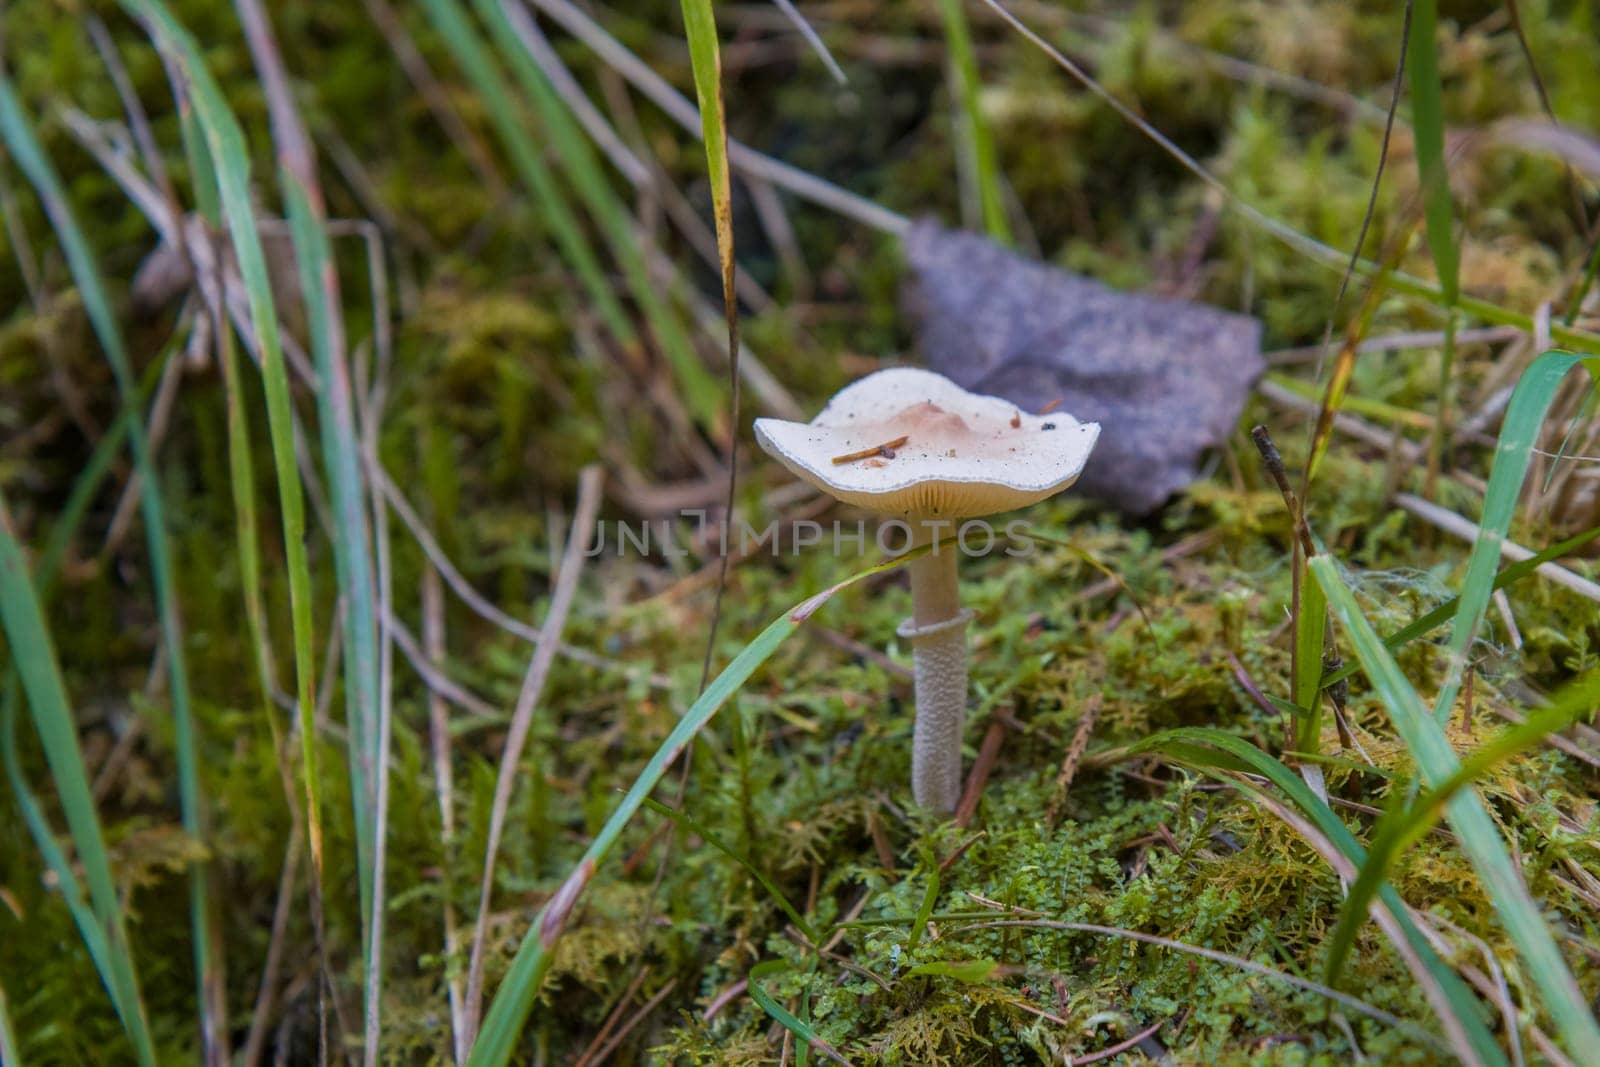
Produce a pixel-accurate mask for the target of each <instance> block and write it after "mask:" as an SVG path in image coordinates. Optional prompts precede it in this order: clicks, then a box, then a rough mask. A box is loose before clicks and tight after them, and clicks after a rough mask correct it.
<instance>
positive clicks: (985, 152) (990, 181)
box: [939, 0, 1012, 245]
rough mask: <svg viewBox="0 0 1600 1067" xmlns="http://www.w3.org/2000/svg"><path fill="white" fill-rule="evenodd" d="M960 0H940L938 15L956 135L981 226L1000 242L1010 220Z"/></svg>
mask: <svg viewBox="0 0 1600 1067" xmlns="http://www.w3.org/2000/svg"><path fill="white" fill-rule="evenodd" d="M962 3H963V0H939V18H940V20H941V21H942V22H943V23H944V41H945V49H946V50H947V51H948V52H949V53H950V80H951V82H952V83H953V86H954V89H955V96H956V101H957V104H958V108H959V111H958V114H959V120H958V123H957V124H958V126H959V127H960V129H959V131H958V136H959V139H960V142H961V151H962V154H963V155H964V156H965V157H966V161H967V167H966V168H964V169H965V170H966V172H967V174H968V175H969V176H970V178H971V181H972V184H973V186H974V187H975V192H976V193H977V199H978V205H979V209H980V213H981V215H982V216H983V229H984V232H985V233H987V234H988V235H989V236H990V237H992V238H994V239H995V240H996V241H999V242H1000V243H1001V244H1006V245H1009V244H1011V243H1012V238H1011V224H1010V223H1009V222H1007V221H1006V206H1005V199H1004V198H1003V197H1002V196H1001V195H1000V168H999V166H998V165H997V164H996V162H995V153H994V135H993V133H992V132H991V131H990V130H989V121H988V119H986V118H984V115H983V109H982V108H981V107H979V106H978V88H979V85H980V84H981V83H980V81H979V78H978V57H977V54H976V53H975V52H974V51H973V48H972V30H971V29H970V28H969V27H968V26H967V15H966V12H965V11H964V10H962V6H961V5H962Z"/></svg>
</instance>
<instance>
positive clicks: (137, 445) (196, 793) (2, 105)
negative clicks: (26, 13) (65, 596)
mask: <svg viewBox="0 0 1600 1067" xmlns="http://www.w3.org/2000/svg"><path fill="white" fill-rule="evenodd" d="M0 138H3V139H4V141H5V144H6V147H7V149H8V151H9V152H10V153H11V156H12V158H13V159H15V160H16V163H17V166H18V167H19V168H20V169H21V170H22V172H23V173H24V175H26V176H27V178H28V181H29V182H30V183H31V184H32V185H33V187H34V189H35V191H36V192H37V193H38V196H39V199H40V202H41V203H42V204H43V206H44V210H45V213H46V215H47V216H48V217H49V219H50V223H51V226H52V227H53V228H54V229H55V232H56V236H57V239H58V240H59V241H60V242H61V246H62V250H63V251H64V252H65V254H66V258H67V263H68V265H69V267H70V268H71V272H72V277H73V281H74V282H75V283H76V284H77V286H78V291H79V294H80V295H81V296H82V299H83V305H84V311H85V312H86V313H87V314H88V316H89V321H90V325H91V326H92V328H93V329H94V333H95V337H96V338H97V339H98V340H99V342H100V347H101V349H102V350H103V351H104V352H105V355H106V360H107V362H109V363H110V364H111V370H112V374H113V376H114V377H115V378H116V383H117V392H118V394H119V396H120V398H121V401H122V406H123V408H124V409H125V410H127V411H129V412H131V413H133V414H132V415H131V418H130V422H129V424H128V443H129V446H130V450H131V452H132V453H133V461H134V467H135V469H136V470H137V471H138V473H139V478H140V489H139V508H140V513H141V516H142V518H143V521H144V529H145V544H146V550H147V552H148V553H149V557H150V579H151V585H152V586H153V587H154V590H155V601H156V614H157V617H158V619H159V625H160V629H161V639H162V644H163V645H164V647H165V648H166V651H167V676H168V684H169V686H170V690H171V700H172V719H173V735H174V742H175V748H176V756H177V764H178V792H179V805H180V807H181V809H182V818H183V826H184V830H185V831H186V832H187V833H189V834H190V835H191V836H192V837H194V838H195V840H197V841H202V842H203V841H204V840H205V836H206V835H205V827H204V818H203V815H202V812H201V803H200V787H199V770H198V756H197V743H196V739H195V728H194V721H193V709H192V707H191V702H190V695H189V669H188V659H187V656H186V655H185V653H184V647H183V627H182V623H181V621H180V620H179V616H178V595H177V583H176V581H175V579H174V577H173V571H172V561H171V553H170V549H169V546H168V543H167V534H166V530H167V526H166V515H165V506H164V504H163V502H162V495H161V480H160V478H159V476H158V472H157V470H156V467H155V464H154V463H153V462H152V460H151V457H150V447H149V442H148V440H147V439H146V436H145V431H144V424H143V422H142V418H141V415H140V414H139V413H140V412H141V410H142V409H141V408H140V407H139V405H138V399H139V396H140V390H139V386H138V382H137V381H136V379H135V378H134V375H133V369H132V367H131V365H130V364H129V361H128V357H127V353H126V350H125V349H124V347H123V342H122V334H121V331H120V330H119V328H118V326H117V322H116V318H115V316H114V315H112V313H111V302H110V299H109V298H108V296H107V294H106V289H105V285H104V283H103V281H102V278H101V274H100V268H99V265H98V263H97V262H96V261H95V258H94V253H93V252H92V251H91V250H90V248H89V243H88V241H87V240H86V239H85V238H84V236H83V231H82V229H81V228H80V227H79V225H78V221H77V218H76V216H75V215H74V214H73V212H72V209H71V207H70V206H69V205H68V202H67V197H66V192H65V189H64V188H63V186H62V184H61V179H60V178H59V177H58V176H57V174H56V172H55V168H54V167H53V166H52V165H51V163H50V161H49V159H48V158H46V156H45V154H44V152H43V150H42V149H41V148H40V146H39V143H38V141H37V139H36V138H35V137H34V134H33V129H32V126H31V124H30V123H29V122H28V119H27V116H26V115H25V114H24V113H23V111H22V108H21V106H20V104H19V103H18V101H17V98H16V95H15V93H14V91H13V90H12V87H11V82H10V80H9V79H8V78H7V77H5V76H4V75H3V74H0ZM29 595H30V597H31V595H32V590H31V588H30V589H29ZM57 787H58V789H59V788H60V787H61V783H60V782H58V783H57ZM90 888H91V891H93V889H94V887H93V885H92V884H91V887H90ZM189 893H190V920H191V925H192V932H193V939H194V960H195V972H196V973H195V976H196V981H197V983H198V992H199V996H200V1002H201V1005H202V1014H203V1016H205V1021H206V1022H207V1023H208V1024H209V1023H210V1022H211V1021H212V1020H211V1018H210V1011H209V1010H208V1008H207V1005H209V1004H211V1002H212V1000H211V995H210V993H211V991H213V990H217V989H220V988H221V987H220V978H219V976H218V975H217V973H216V970H215V968H216V966H217V964H216V959H215V954H214V952H213V951H212V940H211V934H210V908H209V891H208V885H207V877H206V869H205V865H204V864H203V863H201V862H194V863H191V864H190V866H189ZM124 940H125V939H124ZM130 966H131V964H130ZM135 997H136V992H135ZM136 1014H137V1013H136ZM125 1024H126V1018H125ZM139 1025H140V1028H141V1029H142V1027H143V1021H142V1019H141V1020H140V1023H139ZM208 1032H209V1026H208ZM142 1044H143V1045H145V1046H148V1038H146V1039H145V1041H144V1042H143V1043H142ZM135 1045H136V1047H139V1046H140V1045H141V1043H140V1042H138V1041H136V1042H135ZM145 1051H147V1048H140V1054H141V1055H142V1054H143V1053H144V1052H145Z"/></svg>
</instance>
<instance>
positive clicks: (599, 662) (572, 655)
mask: <svg viewBox="0 0 1600 1067" xmlns="http://www.w3.org/2000/svg"><path fill="white" fill-rule="evenodd" d="M369 476H370V477H371V478H372V480H373V483H374V484H376V485H377V486H378V488H379V489H381V490H382V491H383V495H384V498H385V499H386V500H388V501H389V506H390V507H391V508H393V509H394V513H395V514H396V515H398V516H399V517H400V521H401V523H403V524H404V525H405V527H406V528H407V529H408V530H410V531H411V536H412V537H414V538H415V539H416V542H417V547H419V548H421V549H422V554H423V555H425V556H426V557H427V558H428V562H430V563H432V564H433V565H434V566H435V567H437V568H438V569H439V576H440V577H441V578H443V579H444V584H445V585H447V586H449V587H450V590H451V591H452V592H454V593H455V594H456V596H457V597H459V598H460V599H461V602H462V603H464V604H466V606H467V607H468V608H470V609H472V612H473V614H475V615H477V616H478V617H479V618H481V619H483V620H484V621H485V622H490V623H493V624H494V625H496V626H498V627H500V628H501V629H503V630H505V631H506V632H507V633H510V634H512V635H513V636H515V637H520V638H522V640H524V641H527V642H529V643H530V644H534V645H537V644H538V643H539V640H540V631H539V630H538V629H536V628H534V627H532V626H529V625H528V624H527V623H525V622H522V621H520V620H518V619H514V618H512V617H511V616H510V615H507V614H506V613H505V612H503V611H501V610H500V609H499V608H497V607H496V606H495V605H494V604H492V603H490V602H489V601H488V600H487V599H486V598H485V597H484V596H483V595H482V594H481V593H479V592H478V591H477V590H476V589H474V588H473V587H472V583H471V582H469V581H467V579H466V578H465V577H464V576H463V575H462V574H461V572H460V571H459V570H457V569H456V565H455V564H454V563H451V562H450V557H449V556H447V555H445V553H444V549H442V548H440V547H439V542H438V540H437V539H436V538H435V537H434V536H433V533H432V531H430V530H429V529H428V527H427V524H426V523H424V522H423V521H422V519H421V517H420V516H419V515H418V514H417V512H416V509H415V508H413V507H412V506H411V502H410V501H408V500H407V499H406V498H405V496H404V495H402V494H401V492H400V488H399V486H397V485H395V483H394V479H393V478H391V477H389V472H388V471H387V470H385V469H384V468H383V467H382V466H381V465H379V466H377V467H375V468H373V469H372V470H371V472H370V475H369ZM557 651H558V652H560V653H561V655H563V656H565V657H566V658H567V659H570V660H572V661H573V662H575V663H582V664H584V665H585V666H589V667H594V668H596V669H597V670H603V671H610V672H611V673H614V674H621V675H623V676H625V677H630V678H644V679H645V680H647V681H648V682H649V684H650V686H651V688H654V689H660V690H662V691H664V692H671V691H672V688H673V686H672V680H671V679H670V678H668V677H667V676H666V675H663V674H656V673H654V672H652V671H649V670H647V669H644V668H640V667H634V666H632V665H629V664H626V663H619V662H617V661H616V660H612V659H607V658H606V657H604V656H599V655H596V654H595V653H593V652H590V651H589V650H588V649H583V648H576V647H574V646H572V645H569V644H565V643H562V644H561V645H560V646H559V647H558V648H557Z"/></svg>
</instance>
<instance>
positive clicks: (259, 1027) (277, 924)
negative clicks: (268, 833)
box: [242, 811, 302, 1067]
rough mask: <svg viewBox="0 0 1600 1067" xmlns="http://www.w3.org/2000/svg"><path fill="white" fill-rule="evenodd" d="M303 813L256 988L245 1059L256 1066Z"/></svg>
mask: <svg viewBox="0 0 1600 1067" xmlns="http://www.w3.org/2000/svg"><path fill="white" fill-rule="evenodd" d="M300 833H301V830H300V813H299V812H298V811H296V812H295V825H294V827H293V828H292V829H291V830H290V831H289V844H288V847H287V848H286V849H285V850H284V854H283V872H282V874H281V875H280V876H279V878H278V902H277V904H276V905H274V907H273V909H272V933H271V934H270V935H269V936H268V938H267V959H266V962H265V963H264V964H263V965H262V967H261V984H260V985H258V986H257V987H256V1000H255V1006H254V1007H253V1008H252V1009H251V1010H250V1032H249V1034H248V1035H247V1036H246V1038H245V1042H244V1052H243V1054H242V1062H243V1063H244V1067H255V1065H256V1064H257V1063H260V1062H261V1049H262V1046H263V1044H265V1042H266V1039H267V1022H268V1021H269V1020H270V1019H271V1018H272V1008H273V1001H274V1000H275V999H276V997H277V992H278V989H277V987H278V969H279V968H280V967H281V966H282V964H283V947H284V941H285V937H284V935H285V933H286V932H287V930H288V927H289V914H290V906H291V904H292V903H293V901H294V895H295V894H294V883H295V877H296V874H297V872H298V871H299V869H300V849H301V847H302V839H301V836H300Z"/></svg>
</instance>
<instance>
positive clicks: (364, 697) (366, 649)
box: [219, 0, 391, 1065]
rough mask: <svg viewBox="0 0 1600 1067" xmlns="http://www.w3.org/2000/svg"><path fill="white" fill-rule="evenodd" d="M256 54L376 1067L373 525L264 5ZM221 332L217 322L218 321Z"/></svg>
mask: <svg viewBox="0 0 1600 1067" xmlns="http://www.w3.org/2000/svg"><path fill="white" fill-rule="evenodd" d="M235 6H236V7H237V9H238V12H239V19H240V22H241V24H242V25H243V27H244V31H245V39H246V42H247V44H248V45H249V48H250V54H251V58H252V59H253V60H254V62H255V66H256V69H257V71H258V72H259V73H260V77H261V83H262V87H263V89H264V93H265V96H266V100H267V107H268V111H269V114H270V118H271V123H272V137H273V141H274V143H275V145H276V147H277V153H278V164H279V166H278V175H279V181H280V186H281V188H282V192H283V200H284V204H285V207H286V209H287V210H286V214H287V215H288V219H289V239H290V241H291V243H292V245H293V248H294V258H295V263H296V266H297V267H298V269H299V275H300V296H301V300H302V302H303V304H304V307H305V309H306V319H307V326H308V333H309V334H310V339H311V352H312V358H313V362H314V364H315V366H316V369H317V379H318V385H319V388H318V389H317V414H318V418H317V424H318V428H319V429H320V431H321V438H322V454H323V464H324V466H325V468H326V469H327V472H328V482H329V492H330V496H331V503H332V505H333V512H334V518H335V521H334V523H333V529H332V539H333V561H334V576H335V580H336V581H337V583H338V587H339V603H340V605H341V611H340V624H341V626H342V628H343V633H344V650H345V653H344V657H343V660H344V687H345V722H346V725H347V728H348V731H349V736H348V743H347V746H346V748H347V754H348V756H347V758H348V763H349V767H350V779H351V788H350V795H351V807H352V809H353V814H354V818H355V830H356V835H355V836H356V860H357V863H356V869H357V877H358V881H359V889H360V902H361V904H360V906H361V920H362V922H361V933H362V943H363V946H364V951H365V966H366V983H365V994H366V1012H365V1017H366V1026H365V1032H364V1048H363V1062H364V1063H366V1064H369V1065H370V1064H375V1063H376V1061H377V1056H378V1037H379V1033H380V1026H379V1020H380V1006H381V1004H382V978H383V967H382V962H383V920H384V908H383V899H384V870H383V868H384V855H385V837H386V830H387V825H386V824H387V800H388V768H389V739H390V730H391V724H390V723H389V722H388V721H387V719H386V718H385V716H384V709H383V705H382V702H381V701H380V700H379V696H378V690H379V675H380V670H379V665H378V625H377V619H376V608H375V604H376V593H377V590H376V579H375V576H374V574H375V570H376V567H375V565H374V561H373V544H372V539H371V537H370V536H369V531H368V528H367V510H366V500H367V486H366V484H365V481H364V479H363V477H362V465H361V463H360V461H359V460H358V459H357V454H358V444H357V441H356V429H355V414H354V408H353V404H352V399H351V392H352V391H351V385H350V370H349V366H348V363H347V352H346V344H345V336H346V335H345V325H344V301H343V297H342V294H341V292H340V287H339V271H338V268H337V266H336V264H335V263H334V259H333V249H332V241H331V239H330V237H329V235H328V229H327V208H326V206H325V203H324V200H323V195H322V187H321V185H320V184H319V183H318V181H317V173H316V155H315V150H314V149H313V148H312V145H311V139H310V138H309V137H308V136H307V135H306V130H305V125H304V123H303V122H302V121H301V119H300V115H299V112H298V111H297V110H296V108H295V104H294V98H293V96H292V93H291V91H290V88H289V74H288V70H287V69H286V67H285V65H284V62H283V57H282V55H281V53H280V51H279V49H278V45H277V40H276V38H275V37H274V35H273V30H272V24H271V22H270V20H269V19H268V17H267V14H266V12H265V10H264V9H263V5H262V4H261V2H260V0H235ZM219 325H220V324H219Z"/></svg>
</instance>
